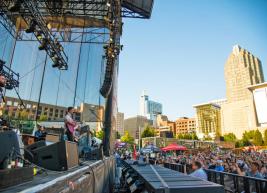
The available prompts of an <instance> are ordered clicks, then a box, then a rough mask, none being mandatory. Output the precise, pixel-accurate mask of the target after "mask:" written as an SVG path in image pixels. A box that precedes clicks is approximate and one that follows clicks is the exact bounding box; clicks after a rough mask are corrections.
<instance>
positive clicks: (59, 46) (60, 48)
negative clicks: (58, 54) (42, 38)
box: [55, 39, 64, 51]
mask: <svg viewBox="0 0 267 193" xmlns="http://www.w3.org/2000/svg"><path fill="white" fill-rule="evenodd" d="M55 44H56V46H57V47H58V49H59V50H60V51H63V50H64V48H63V46H62V45H61V44H60V43H59V42H58V40H57V39H56V40H55Z"/></svg>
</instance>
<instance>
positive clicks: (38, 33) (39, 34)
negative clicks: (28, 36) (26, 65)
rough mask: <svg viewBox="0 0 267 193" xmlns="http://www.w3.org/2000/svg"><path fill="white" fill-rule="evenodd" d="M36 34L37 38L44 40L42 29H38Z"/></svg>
mask: <svg viewBox="0 0 267 193" xmlns="http://www.w3.org/2000/svg"><path fill="white" fill-rule="evenodd" d="M35 35H36V38H37V39H38V40H42V39H43V36H42V34H41V32H40V31H37V32H36V34H35Z"/></svg>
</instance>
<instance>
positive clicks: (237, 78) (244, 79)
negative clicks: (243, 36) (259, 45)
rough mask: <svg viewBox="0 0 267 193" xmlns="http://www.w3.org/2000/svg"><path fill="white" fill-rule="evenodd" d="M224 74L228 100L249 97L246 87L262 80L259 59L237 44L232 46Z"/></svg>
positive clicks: (239, 99)
mask: <svg viewBox="0 0 267 193" xmlns="http://www.w3.org/2000/svg"><path fill="white" fill-rule="evenodd" d="M224 74H225V82H226V97H227V101H228V102H235V101H241V100H246V99H251V93H250V91H249V90H248V89H247V88H248V87H249V86H251V85H254V84H259V83H263V82H264V76H263V71H262V66H261V61H260V60H259V59H258V58H257V57H255V56H254V55H252V54H251V53H250V52H248V51H247V50H245V49H243V48H241V47H240V46H239V45H235V46H234V47H233V51H232V53H231V54H230V56H229V57H228V60H227V62H226V64H225V68H224Z"/></svg>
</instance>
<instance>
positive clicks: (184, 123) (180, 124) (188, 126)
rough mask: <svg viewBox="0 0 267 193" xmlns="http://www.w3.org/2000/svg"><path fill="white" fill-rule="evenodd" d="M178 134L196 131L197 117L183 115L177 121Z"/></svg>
mask: <svg viewBox="0 0 267 193" xmlns="http://www.w3.org/2000/svg"><path fill="white" fill-rule="evenodd" d="M175 125H176V126H175V127H176V134H177V135H178V134H186V133H195V132H196V120H195V118H188V117H181V118H179V119H177V120H176V121H175Z"/></svg>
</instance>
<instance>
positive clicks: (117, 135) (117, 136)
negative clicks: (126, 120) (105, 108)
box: [116, 131, 121, 139]
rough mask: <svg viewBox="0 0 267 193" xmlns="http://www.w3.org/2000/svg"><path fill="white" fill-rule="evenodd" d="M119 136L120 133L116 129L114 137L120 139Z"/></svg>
mask: <svg viewBox="0 0 267 193" xmlns="http://www.w3.org/2000/svg"><path fill="white" fill-rule="evenodd" d="M120 138H121V135H120V133H119V132H118V131H116V139H120Z"/></svg>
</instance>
